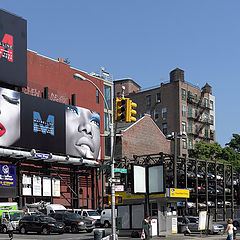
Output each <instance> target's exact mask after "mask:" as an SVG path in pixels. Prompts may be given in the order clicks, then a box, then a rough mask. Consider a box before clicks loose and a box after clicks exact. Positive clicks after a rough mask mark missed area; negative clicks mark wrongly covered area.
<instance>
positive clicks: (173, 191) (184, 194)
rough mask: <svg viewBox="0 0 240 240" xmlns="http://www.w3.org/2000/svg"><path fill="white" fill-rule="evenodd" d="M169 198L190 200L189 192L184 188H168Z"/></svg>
mask: <svg viewBox="0 0 240 240" xmlns="http://www.w3.org/2000/svg"><path fill="white" fill-rule="evenodd" d="M166 195H167V197H173V198H189V196H190V195H189V190H188V189H182V188H168V189H167V194H166Z"/></svg>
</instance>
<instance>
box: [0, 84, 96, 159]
mask: <svg viewBox="0 0 240 240" xmlns="http://www.w3.org/2000/svg"><path fill="white" fill-rule="evenodd" d="M0 113H1V114H0V146H4V147H10V146H12V147H21V148H24V149H27V150H31V149H36V150H37V151H42V152H51V153H55V154H66V155H70V156H75V157H83V158H90V159H97V158H98V157H99V154H100V116H99V114H98V113H97V112H94V111H91V110H89V109H86V108H81V107H75V106H70V105H65V104H62V103H58V102H53V101H50V100H47V99H43V98H38V97H34V96H31V95H26V94H24V93H19V92H16V91H13V90H10V89H5V88H0Z"/></svg>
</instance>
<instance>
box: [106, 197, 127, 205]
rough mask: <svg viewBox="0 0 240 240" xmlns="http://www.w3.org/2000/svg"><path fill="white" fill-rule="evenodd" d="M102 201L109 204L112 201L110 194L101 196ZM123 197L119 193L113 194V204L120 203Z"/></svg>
mask: <svg viewBox="0 0 240 240" xmlns="http://www.w3.org/2000/svg"><path fill="white" fill-rule="evenodd" d="M103 203H104V204H107V205H111V203H112V196H111V195H106V196H104V197H103ZM122 203H123V199H122V197H121V196H119V195H115V204H122Z"/></svg>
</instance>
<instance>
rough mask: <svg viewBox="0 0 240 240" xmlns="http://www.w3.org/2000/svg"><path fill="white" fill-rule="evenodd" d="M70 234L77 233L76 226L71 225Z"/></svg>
mask: <svg viewBox="0 0 240 240" xmlns="http://www.w3.org/2000/svg"><path fill="white" fill-rule="evenodd" d="M71 232H72V233H77V232H78V228H77V226H76V225H72V227H71Z"/></svg>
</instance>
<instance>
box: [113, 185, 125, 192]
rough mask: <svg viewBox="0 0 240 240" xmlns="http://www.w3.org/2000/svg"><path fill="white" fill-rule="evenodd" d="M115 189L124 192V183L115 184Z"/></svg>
mask: <svg viewBox="0 0 240 240" xmlns="http://www.w3.org/2000/svg"><path fill="white" fill-rule="evenodd" d="M115 191H116V192H123V191H124V186H123V185H115Z"/></svg>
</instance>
